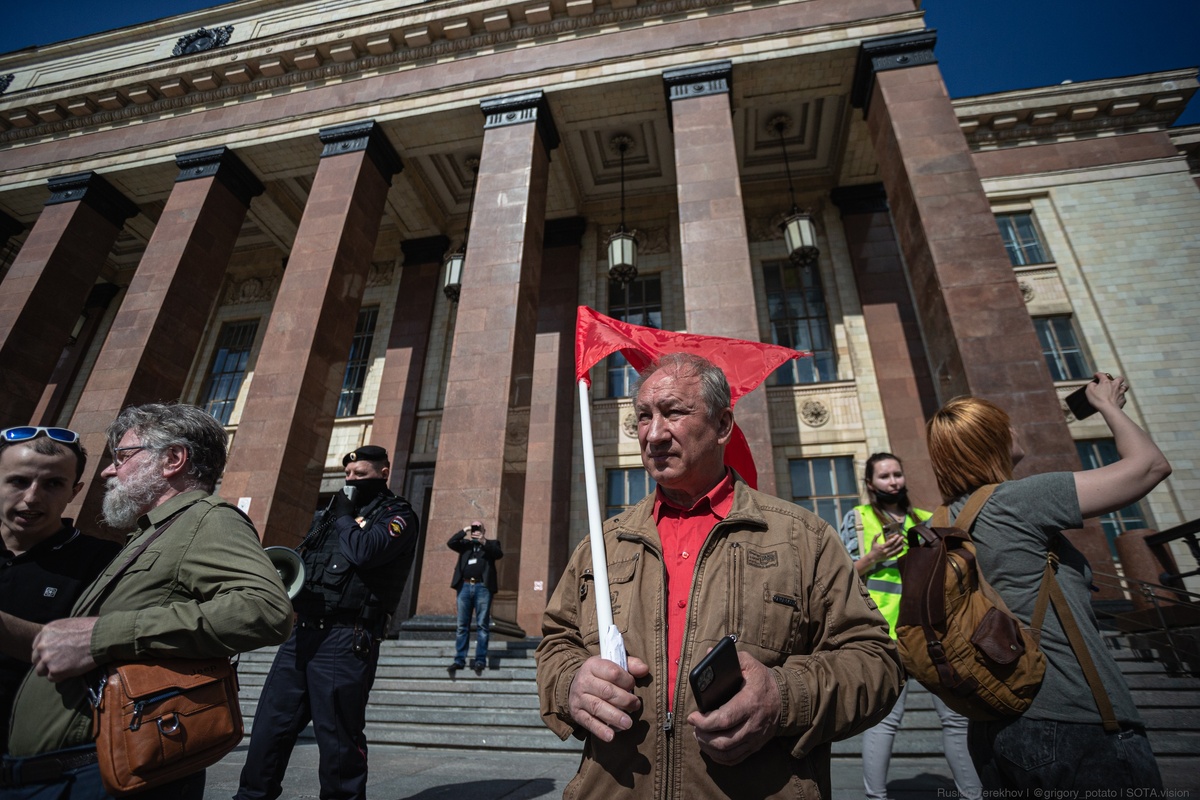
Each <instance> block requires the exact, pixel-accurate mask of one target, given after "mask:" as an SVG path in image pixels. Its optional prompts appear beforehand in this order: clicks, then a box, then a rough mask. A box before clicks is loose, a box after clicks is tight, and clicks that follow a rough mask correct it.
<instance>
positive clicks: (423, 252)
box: [371, 236, 450, 624]
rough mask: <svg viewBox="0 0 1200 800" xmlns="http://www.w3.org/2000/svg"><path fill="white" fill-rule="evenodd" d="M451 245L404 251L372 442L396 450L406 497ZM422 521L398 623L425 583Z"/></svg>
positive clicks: (436, 239)
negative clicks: (428, 356) (436, 304)
mask: <svg viewBox="0 0 1200 800" xmlns="http://www.w3.org/2000/svg"><path fill="white" fill-rule="evenodd" d="M449 246H450V240H449V239H448V238H446V237H445V236H430V237H427V238H424V239H409V240H408V241H405V242H402V243H401V245H400V247H401V249H402V250H403V251H404V266H403V267H402V269H401V272H400V285H399V287H398V288H397V290H396V306H395V313H394V314H393V315H392V329H391V331H390V332H389V333H388V346H387V355H386V356H385V358H384V362H383V374H382V375H381V376H380V378H379V395H378V399H377V400H376V401H375V419H374V421H373V422H372V425H371V441H372V443H374V444H377V445H380V446H382V447H386V448H387V451H388V453H390V454H391V456H392V475H391V479H390V480H389V481H388V483H389V485H390V486H391V489H392V491H394V492H395V493H396V494H398V495H402V496H403V495H405V493H406V491H407V486H406V483H407V479H408V466H409V464H408V462H409V458H410V456H411V454H412V446H413V435H414V432H415V431H416V426H417V406H418V404H419V403H420V400H421V377H422V375H423V374H424V372H425V354H426V352H427V351H428V349H429V326H430V321H431V320H432V318H433V307H434V302H435V300H436V299H437V293H438V290H439V288H440V287H441V277H442V256H444V255H445V254H446V250H447V248H449ZM408 499H409V500H410V501H411V502H412V503H413V504H414V506H415V505H416V504H417V503H418V502H419V501H420V498H418V497H409V498H408ZM421 522H422V524H421V526H420V530H419V534H418V536H419V538H418V540H417V548H418V550H417V553H418V557H417V558H416V559H415V561H414V562H413V565H412V569H411V570H409V573H408V579H407V581H406V582H405V585H404V592H403V593H402V594H401V596H400V603H399V605H397V607H396V613H395V616H394V619H395V621H396V622H394V623H393V624H396V623H397V622H399V621H402V620H405V619H407V618H408V617H409V616H411V614H412V607H413V601H414V596H415V594H416V591H417V587H418V586H420V585H421V566H422V565H421V558H420V554H421V553H423V552H424V549H425V538H426V536H427V534H428V529H427V527H426V525H425V524H424V523H425V520H422V521H421Z"/></svg>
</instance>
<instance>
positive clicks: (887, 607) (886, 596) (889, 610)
mask: <svg viewBox="0 0 1200 800" xmlns="http://www.w3.org/2000/svg"><path fill="white" fill-rule="evenodd" d="M854 513H856V514H857V515H858V518H859V520H861V522H862V535H861V537H860V538H859V540H858V557H859V558H865V557H866V555H867V553H868V552H870V550H871V546H872V545H873V544H874V543H875V540H876V539H878V538H879V537H881V536H882V535H883V521H882V520H880V519H879V517H878V516H877V515H876V514H875V509H874V508H873V507H871V506H869V505H865V506H855V507H854ZM914 516H915V517H916V518H917V519H919V520H926V519H929V518H930V517H931V516H933V514H932V513H931V512H929V511H922V510H921V509H919V508H914V509H911V511H910V513H909V514H908V516H906V517H905V518H904V530H906V531H907V530H908V529H909V528H911V527H912V526H913V525H915V524H916V523H915V522H913V517H914ZM906 552H908V542H907V541H905V542H904V546H903V547H901V548H900V552H899V553H897V554H896V558H893V559H889V560H887V561H884V562H883V563H881V564H879V565H877V566H876V568H875V571H874V572H872V573H869V574H867V575H864V576H863V580H865V581H866V583H867V592H868V593H869V594H870V595H871V599H872V600H874V601H875V605H877V606H879V613H881V614H883V618H884V619H886V620H887V624H888V633H889V634H891V636H892V638H893V639H895V638H896V620H897V619H899V618H900V570H898V569H897V568H896V559H897V558H900V556H902V555H904V554H905V553H906Z"/></svg>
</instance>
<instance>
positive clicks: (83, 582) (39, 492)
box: [0, 426, 120, 752]
mask: <svg viewBox="0 0 1200 800" xmlns="http://www.w3.org/2000/svg"><path fill="white" fill-rule="evenodd" d="M86 465H87V453H86V452H85V451H84V449H83V446H82V445H80V443H79V435H78V434H77V433H75V431H71V430H67V429H66V428H43V427H35V426H22V427H18V428H7V429H6V430H4V431H0V540H2V542H3V550H4V552H3V553H0V722H2V723H3V727H2V728H0V752H5V751H7V749H8V718H9V714H10V713H11V711H12V701H13V696H14V695H15V694H16V691H17V686H18V685H19V684H20V683H21V680H22V679H23V678H24V677H25V674H26V673H27V672H29V667H30V656H31V653H32V651H33V639H34V637H35V636H37V634H38V632H39V631H40V630H41V629H42V626H43V625H44V624H45V623H47V622H50V621H52V620H56V619H61V618H63V617H66V616H69V615H70V613H71V606H73V605H74V604H75V600H76V598H78V597H79V595H80V593H81V592H82V591H83V589H84V588H85V587H86V586H87V585H88V584H89V583H91V582H92V580H93V579H94V578H95V577H96V575H98V574H99V573H100V570H102V569H104V567H105V565H107V564H108V562H109V561H111V560H112V557H113V556H114V555H116V552H117V550H119V549H120V546H119V545H118V544H117V543H116V542H110V541H106V540H104V539H97V538H95V537H92V536H84V535H83V534H82V533H80V531H79V530H78V529H77V528H76V527H75V526H74V524H73V523H72V521H71V520H69V519H63V518H62V515H63V511H65V510H66V508H67V505H68V504H69V503H70V502H71V500H72V499H73V498H74V497H75V495H77V494H78V493H79V490H80V489H82V488H83V483H82V482H81V481H80V480H79V479H80V477H81V476H82V475H83V469H84V467H85V466H86Z"/></svg>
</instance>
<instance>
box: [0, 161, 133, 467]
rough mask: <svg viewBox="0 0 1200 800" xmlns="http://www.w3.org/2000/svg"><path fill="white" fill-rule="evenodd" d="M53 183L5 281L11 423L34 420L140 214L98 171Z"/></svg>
mask: <svg viewBox="0 0 1200 800" xmlns="http://www.w3.org/2000/svg"><path fill="white" fill-rule="evenodd" d="M48 183H49V186H50V199H49V200H47V201H46V209H45V210H44V211H43V212H42V213H41V215H40V216H39V217H38V221H37V223H36V224H35V225H34V226H33V230H32V231H30V232H29V236H28V238H26V240H25V245H24V246H23V247H22V248H21V252H19V253H18V254H17V257H16V259H15V260H14V261H13V264H12V267H10V268H9V270H8V274H7V275H5V276H4V282H3V284H0V372H2V373H3V374H4V386H5V391H3V392H0V419H2V420H5V424H6V425H18V424H21V423H23V422H26V421H28V420H30V419H32V417H33V413H34V410H35V409H36V408H37V405H38V402H39V401H40V400H41V397H42V391H43V390H44V389H45V387H46V383H47V382H48V381H49V380H50V376H51V374H52V373H53V372H54V366H55V364H57V363H58V359H59V356H60V355H62V350H63V346H64V345H66V343H67V339H68V338H70V336H71V330H72V328H73V327H74V325H75V321H76V320H77V319H79V313H80V311H82V309H83V304H84V302H85V301H86V300H87V297H88V293H89V292H91V291H92V286H94V285H95V283H96V278H97V276H99V274H100V269H101V268H102V267H103V266H104V260H105V259H106V258H108V254H109V252H111V251H112V246H113V243H114V242H116V240H117V234H119V233H120V232H121V227H122V226H123V225H124V224H125V220H127V219H129V218H130V217H132V216H133V215H134V214H136V213H137V206H135V205H134V204H133V203H131V202H129V201H128V200H127V199H125V197H124V196H123V195H122V194H121V193H120V192H118V191H117V190H116V189H114V188H113V187H112V184H110V183H109V182H108V181H106V180H104V178H102V177H100V175H98V174H96V173H95V172H81V173H78V174H75V175H64V176H62V177H60V178H51V179H50V180H49V181H48ZM97 455H99V454H97Z"/></svg>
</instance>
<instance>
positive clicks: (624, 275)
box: [608, 134, 638, 286]
mask: <svg viewBox="0 0 1200 800" xmlns="http://www.w3.org/2000/svg"><path fill="white" fill-rule="evenodd" d="M611 144H612V146H613V147H614V148H615V149H616V150H617V152H619V153H620V154H621V224H620V225H619V226H618V227H617V232H616V233H614V234H613V235H612V236H610V237H608V277H610V278H612V279H613V280H614V281H618V282H619V283H620V284H621V285H622V286H624V285H626V284H628V283H630V282H632V281H633V280H634V279H635V278H637V274H638V270H637V234H636V233H635V232H634V231H629V230H626V229H625V152H626V151H627V150H629V148H630V147H631V146H632V145H633V139H632V137H629V136H625V135H624V134H622V135H620V136H614V137H613V138H612V142H611Z"/></svg>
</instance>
